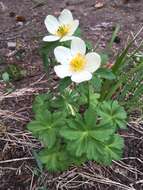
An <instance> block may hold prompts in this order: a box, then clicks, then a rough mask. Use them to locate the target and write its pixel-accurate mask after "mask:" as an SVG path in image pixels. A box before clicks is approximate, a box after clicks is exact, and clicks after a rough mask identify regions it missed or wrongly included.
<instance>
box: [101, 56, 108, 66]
mask: <svg viewBox="0 0 143 190" xmlns="http://www.w3.org/2000/svg"><path fill="white" fill-rule="evenodd" d="M100 57H101V65H105V64H106V63H107V62H108V60H109V55H108V54H107V53H100Z"/></svg>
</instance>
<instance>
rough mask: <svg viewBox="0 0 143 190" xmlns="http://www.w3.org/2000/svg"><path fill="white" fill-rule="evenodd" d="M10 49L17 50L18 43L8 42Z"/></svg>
mask: <svg viewBox="0 0 143 190" xmlns="http://www.w3.org/2000/svg"><path fill="white" fill-rule="evenodd" d="M7 46H8V48H9V49H11V50H14V49H15V48H16V42H7Z"/></svg>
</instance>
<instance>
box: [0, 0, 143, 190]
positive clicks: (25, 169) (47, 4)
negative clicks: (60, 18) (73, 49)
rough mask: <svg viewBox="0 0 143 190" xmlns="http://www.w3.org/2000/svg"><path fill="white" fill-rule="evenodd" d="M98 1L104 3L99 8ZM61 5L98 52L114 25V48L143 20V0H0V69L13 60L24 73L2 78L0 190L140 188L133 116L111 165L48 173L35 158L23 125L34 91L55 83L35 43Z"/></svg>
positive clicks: (137, 122) (140, 124)
mask: <svg viewBox="0 0 143 190" xmlns="http://www.w3.org/2000/svg"><path fill="white" fill-rule="evenodd" d="M39 2H40V3H39ZM97 3H103V4H100V6H99V7H98V8H97V7H96V5H97ZM63 8H67V9H70V10H71V11H72V12H73V14H74V16H75V17H76V18H78V19H79V20H80V27H81V29H82V31H83V36H84V38H86V39H89V40H92V41H93V44H94V45H95V46H96V43H97V42H98V43H99V46H98V49H97V51H101V50H104V49H105V48H106V45H107V43H108V42H109V41H110V39H111V35H112V32H113V30H114V28H115V26H116V25H117V24H120V26H121V29H120V32H119V34H118V38H119V40H117V41H115V43H114V46H113V51H114V52H115V53H116V52H119V51H121V49H122V48H124V46H125V45H126V43H127V42H128V39H129V36H130V37H133V36H134V35H135V33H136V32H137V31H138V30H139V29H140V28H141V26H142V25H143V2H142V0H128V1H124V0H104V1H103V0H98V1H95V0H0V71H4V70H5V68H7V66H8V65H13V64H14V65H17V66H18V67H20V68H21V69H22V70H23V71H24V73H25V74H24V75H22V76H20V77H19V78H18V79H15V80H13V81H12V82H11V83H10V84H6V83H4V82H2V81H0V190H40V189H41V190H47V189H48V190H56V189H57V190H68V189H75V190H107V189H108V190H142V189H143V137H142V135H143V121H142V120H141V119H140V118H138V117H137V116H135V115H134V116H133V117H131V121H130V122H129V124H128V130H127V131H124V132H121V135H122V136H123V137H124V138H125V144H126V146H125V151H124V155H123V158H122V160H121V161H119V162H115V161H113V164H112V166H111V167H101V166H99V165H97V164H96V163H93V162H88V163H86V164H85V165H83V166H81V167H78V168H75V167H72V168H70V170H68V171H66V172H63V173H57V174H50V173H48V172H44V173H40V172H39V170H38V167H37V164H36V162H35V161H34V158H33V156H32V153H33V150H37V149H40V148H41V144H40V143H39V142H38V141H37V140H36V139H34V138H33V137H32V136H31V134H30V133H29V132H28V131H27V130H26V124H27V123H28V122H29V121H30V120H31V118H32V117H33V114H32V111H31V105H32V102H33V99H34V97H35V95H36V94H39V93H41V92H45V91H48V90H50V89H51V88H53V87H55V86H56V77H55V76H54V74H52V73H51V74H52V78H51V77H49V76H46V74H45V72H44V69H43V66H42V60H41V58H40V55H39V52H38V48H39V46H40V44H41V41H42V37H43V36H44V35H45V34H46V33H47V31H46V28H45V26H44V24H43V22H44V19H45V16H46V15H48V14H54V15H58V14H59V13H60V11H61V10H62V9H63ZM142 37H143V33H142V34H141V35H140V37H139V38H138V41H136V42H135V45H137V44H138V42H140V40H141V39H142ZM9 42H12V43H14V44H15V43H16V46H15V47H10V46H9ZM11 89H12V92H11V93H9V90H11Z"/></svg>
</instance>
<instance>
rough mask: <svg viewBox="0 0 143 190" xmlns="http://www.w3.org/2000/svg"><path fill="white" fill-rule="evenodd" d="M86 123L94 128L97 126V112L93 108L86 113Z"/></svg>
mask: <svg viewBox="0 0 143 190" xmlns="http://www.w3.org/2000/svg"><path fill="white" fill-rule="evenodd" d="M84 119H85V123H86V124H87V125H88V126H93V125H95V124H96V112H95V110H94V109H93V108H92V107H89V108H88V109H87V110H86V111H85V113H84Z"/></svg>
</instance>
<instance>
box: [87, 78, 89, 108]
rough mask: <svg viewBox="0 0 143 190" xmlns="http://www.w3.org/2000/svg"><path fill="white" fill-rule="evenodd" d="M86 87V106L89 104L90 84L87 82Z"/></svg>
mask: <svg viewBox="0 0 143 190" xmlns="http://www.w3.org/2000/svg"><path fill="white" fill-rule="evenodd" d="M87 88H88V93H87V103H88V107H89V106H90V85H89V82H87Z"/></svg>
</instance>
